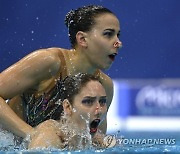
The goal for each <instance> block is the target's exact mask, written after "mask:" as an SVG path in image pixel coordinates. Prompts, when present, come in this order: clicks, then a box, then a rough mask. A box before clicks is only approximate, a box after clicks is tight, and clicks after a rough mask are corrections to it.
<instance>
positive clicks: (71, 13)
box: [65, 10, 75, 27]
mask: <svg viewBox="0 0 180 154" xmlns="http://www.w3.org/2000/svg"><path fill="white" fill-rule="evenodd" d="M74 15H75V11H74V10H71V11H69V12H68V13H67V15H66V17H65V24H66V26H67V27H69V26H70V24H71V23H72V21H73V19H74Z"/></svg>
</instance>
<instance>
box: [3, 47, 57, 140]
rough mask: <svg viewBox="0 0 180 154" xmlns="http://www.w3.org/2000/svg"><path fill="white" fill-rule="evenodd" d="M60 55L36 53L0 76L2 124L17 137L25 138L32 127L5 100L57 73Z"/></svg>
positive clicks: (46, 52) (44, 52) (44, 51)
mask: <svg viewBox="0 0 180 154" xmlns="http://www.w3.org/2000/svg"><path fill="white" fill-rule="evenodd" d="M56 57H58V55H55V54H52V53H51V52H48V51H46V50H42V51H40V52H34V53H32V54H30V55H28V56H26V57H25V58H23V59H22V60H20V61H19V62H17V63H16V64H14V65H12V66H11V67H9V68H8V69H6V70H5V71H3V72H2V73H1V74H0V123H1V124H2V125H3V126H4V127H5V128H6V129H8V130H10V131H11V132H12V133H14V134H15V135H18V136H20V137H23V138H24V137H25V136H26V135H27V134H29V133H30V131H31V130H32V127H31V126H29V125H28V124H26V123H25V122H24V121H23V120H21V119H20V118H19V117H18V116H17V115H16V114H15V113H14V112H13V110H12V109H10V107H9V106H8V105H7V104H6V102H5V100H6V99H10V98H12V97H14V96H16V95H19V94H21V93H23V92H25V91H26V90H29V89H31V88H33V86H36V85H38V83H40V81H42V80H45V79H48V78H50V77H52V76H53V75H54V74H56V73H57V71H58V70H59V67H60V62H59V61H58V60H56Z"/></svg>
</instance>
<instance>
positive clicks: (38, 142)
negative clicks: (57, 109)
mask: <svg viewBox="0 0 180 154" xmlns="http://www.w3.org/2000/svg"><path fill="white" fill-rule="evenodd" d="M57 125H58V122H57V121H55V120H46V121H44V122H42V123H41V124H39V125H38V126H37V127H36V128H35V133H34V135H33V136H32V139H31V142H30V144H29V149H33V148H37V147H38V148H40V147H42V148H48V147H54V148H63V146H62V141H61V138H60V136H59V131H58V127H57Z"/></svg>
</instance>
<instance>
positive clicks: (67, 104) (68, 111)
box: [63, 99, 72, 115]
mask: <svg viewBox="0 0 180 154" xmlns="http://www.w3.org/2000/svg"><path fill="white" fill-rule="evenodd" d="M63 109H64V114H65V115H71V114H72V105H71V104H70V102H69V100H67V99H65V100H64V101H63Z"/></svg>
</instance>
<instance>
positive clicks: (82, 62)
mask: <svg viewBox="0 0 180 154" xmlns="http://www.w3.org/2000/svg"><path fill="white" fill-rule="evenodd" d="M71 51H73V52H72V54H71V55H70V56H71V57H70V59H72V65H73V66H74V70H73V72H74V74H77V73H80V72H81V73H88V74H95V72H96V71H97V69H98V68H97V67H95V66H93V65H92V64H91V63H90V62H89V60H88V58H87V56H86V54H84V53H85V52H88V51H82V50H78V49H72V50H71Z"/></svg>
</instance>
